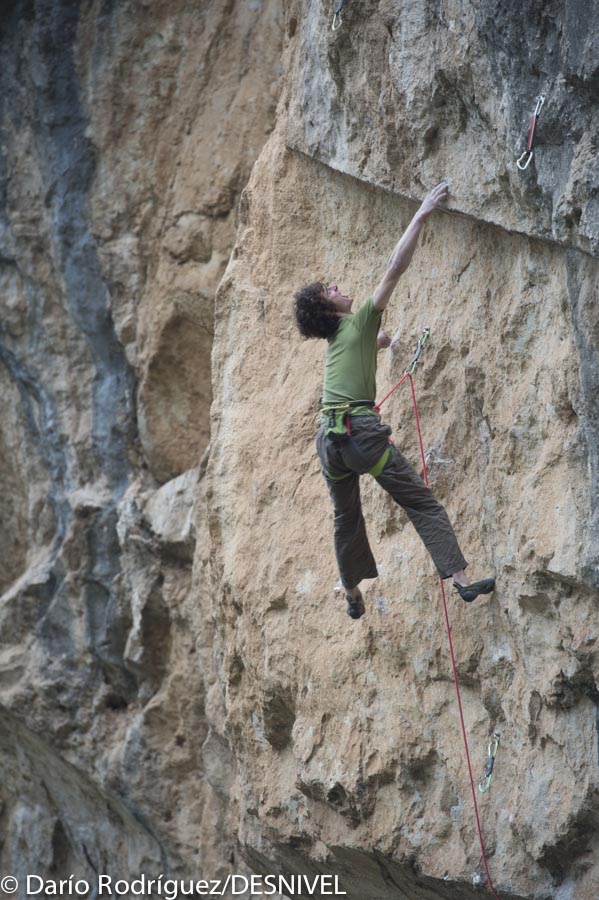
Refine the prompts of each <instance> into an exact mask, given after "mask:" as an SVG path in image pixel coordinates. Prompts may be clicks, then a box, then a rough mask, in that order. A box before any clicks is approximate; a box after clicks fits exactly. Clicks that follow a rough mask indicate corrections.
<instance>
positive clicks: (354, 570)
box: [316, 416, 467, 588]
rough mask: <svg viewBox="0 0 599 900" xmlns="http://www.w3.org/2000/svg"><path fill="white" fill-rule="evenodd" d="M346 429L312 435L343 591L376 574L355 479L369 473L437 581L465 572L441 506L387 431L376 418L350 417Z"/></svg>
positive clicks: (358, 479) (358, 482)
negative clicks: (408, 525) (401, 516)
mask: <svg viewBox="0 0 599 900" xmlns="http://www.w3.org/2000/svg"><path fill="white" fill-rule="evenodd" d="M351 430H352V433H351V435H336V434H329V435H325V427H324V425H323V426H321V428H320V429H319V431H318V434H317V436H316V446H317V449H318V456H319V458H320V462H321V465H322V470H323V474H324V477H325V479H326V482H327V486H328V489H329V493H330V495H331V500H332V501H333V507H334V514H335V523H334V535H335V555H336V557H337V565H338V567H339V574H340V575H341V583H342V584H343V586H344V587H345V588H353V587H355V586H356V585H357V584H359V582H360V581H361V580H362V579H363V578H376V577H377V575H378V572H377V569H376V563H375V561H374V556H373V555H372V551H371V549H370V545H369V543H368V537H367V535H366V525H365V523H364V516H363V515H362V504H361V502H360V475H365V474H366V473H368V472H370V473H371V474H373V475H374V477H375V478H376V480H377V481H378V483H379V484H380V485H381V487H383V488H384V489H385V490H386V491H388V493H389V494H391V496H392V497H393V499H394V500H395V502H396V503H398V504H399V505H400V506H401V507H402V508H403V509H404V510H405V511H406V513H407V515H408V518H409V519H410V521H411V522H412V524H413V526H414V528H415V529H416V531H417V532H418V534H419V535H420V537H421V538H422V540H423V542H424V545H425V547H426V549H427V550H428V552H429V553H430V555H431V557H432V559H433V562H434V563H435V565H436V567H437V571H438V573H439V575H440V577H441V578H449V576H450V575H452V574H453V573H454V572H459V571H460V569H464V568H465V567H466V566H467V562H466V560H465V559H464V557H463V555H462V551H461V550H460V547H459V545H458V542H457V539H456V536H455V534H454V531H453V528H452V527H451V524H450V522H449V518H448V516H447V513H446V512H445V507H443V506H442V505H441V504H440V503H439V502H438V501H437V500H435V498H434V496H433V493H432V491H431V490H430V488H428V487H427V486H426V484H425V483H424V481H423V480H422V478H420V476H419V475H418V474H417V473H416V472H415V471H414V469H413V468H412V466H411V465H410V463H409V462H408V460H407V459H406V458H405V456H403V454H401V453H400V452H399V451H398V450H397V448H396V447H395V446H394V445H393V444H392V443H390V439H389V435H390V434H391V427H390V426H389V425H383V424H382V423H381V421H380V420H379V418H378V416H353V417H352V418H351ZM387 451H388V456H387V458H386V460H385V457H384V454H385V453H386V452H387ZM381 461H384V465H382V467H381V465H380V463H381ZM377 464H379V465H378V466H377Z"/></svg>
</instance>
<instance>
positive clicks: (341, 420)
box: [320, 400, 375, 435]
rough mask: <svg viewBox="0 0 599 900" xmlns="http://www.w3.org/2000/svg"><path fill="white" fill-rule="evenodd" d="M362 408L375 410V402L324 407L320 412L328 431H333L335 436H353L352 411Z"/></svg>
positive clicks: (353, 401) (368, 401)
mask: <svg viewBox="0 0 599 900" xmlns="http://www.w3.org/2000/svg"><path fill="white" fill-rule="evenodd" d="M362 407H367V408H368V409H374V408H375V406H374V400H352V401H351V402H348V403H343V404H342V405H341V406H328V405H327V406H323V407H322V409H321V410H320V412H321V415H322V419H321V421H322V422H323V424H324V425H326V428H327V431H332V432H334V433H335V434H342V435H343V434H345V435H351V410H352V409H353V410H357V409H361V408H362ZM343 428H345V431H343Z"/></svg>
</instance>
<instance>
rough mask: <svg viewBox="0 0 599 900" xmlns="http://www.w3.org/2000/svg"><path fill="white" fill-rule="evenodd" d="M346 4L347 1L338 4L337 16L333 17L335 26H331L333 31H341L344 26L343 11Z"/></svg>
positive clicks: (341, 0)
mask: <svg viewBox="0 0 599 900" xmlns="http://www.w3.org/2000/svg"><path fill="white" fill-rule="evenodd" d="M344 2H345V0H339V2H338V3H337V9H336V10H335V14H334V16H333V24H332V25H331V31H339V29H340V28H341V26H342V25H343V19H342V18H341V10H342V9H343V4H344Z"/></svg>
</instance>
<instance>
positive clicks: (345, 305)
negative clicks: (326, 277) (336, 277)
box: [325, 284, 354, 316]
mask: <svg viewBox="0 0 599 900" xmlns="http://www.w3.org/2000/svg"><path fill="white" fill-rule="evenodd" d="M325 296H326V298H327V300H330V302H331V303H332V304H333V306H334V307H335V309H336V310H337V312H338V313H339V315H341V316H347V315H349V313H350V312H351V307H352V303H353V302H354V300H353V297H348V296H347V294H342V293H341V291H340V290H339V288H338V287H337V285H336V284H329V285H328V286H327V288H326V293H325Z"/></svg>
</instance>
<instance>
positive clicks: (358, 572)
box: [325, 472, 378, 599]
mask: <svg viewBox="0 0 599 900" xmlns="http://www.w3.org/2000/svg"><path fill="white" fill-rule="evenodd" d="M325 480H326V483H327V487H328V489H329V494H330V496H331V500H332V501H333V510H334V526H333V530H334V542H335V556H336V558H337V566H338V568H339V574H340V576H341V583H342V585H343V587H344V588H345V592H346V594H347V595H348V596H349V597H352V598H356V599H358V597H359V596H361V595H360V592H359V590H358V591H357V585H358V584H359V583H360V582H361V581H362V579H363V578H376V577H377V575H378V572H377V569H376V563H375V561H374V556H373V555H372V550H371V549H370V544H369V543H368V536H367V534H366V524H365V522H364V516H363V514H362V504H361V501H360V478H359V476H358V475H356V474H355V472H350V473H349V474H348V475H347V477H346V478H343V479H341V480H339V481H333V480H332V479H330V478H327V477H326V475H325ZM356 591H357V592H356Z"/></svg>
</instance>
